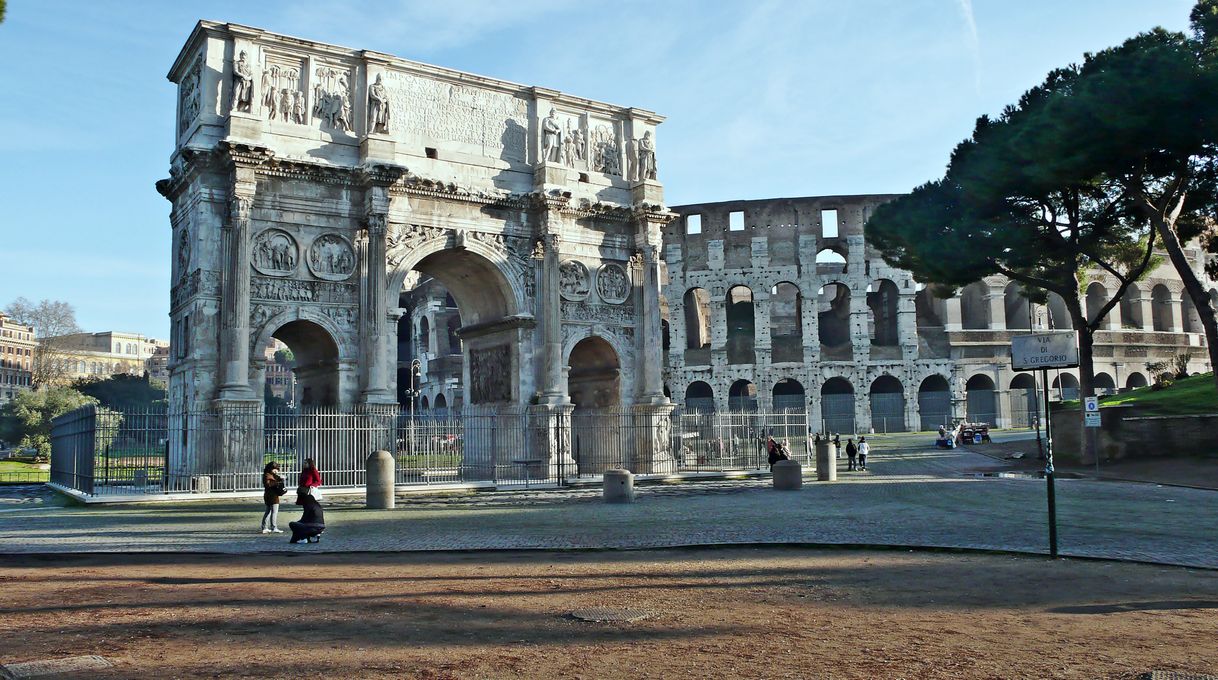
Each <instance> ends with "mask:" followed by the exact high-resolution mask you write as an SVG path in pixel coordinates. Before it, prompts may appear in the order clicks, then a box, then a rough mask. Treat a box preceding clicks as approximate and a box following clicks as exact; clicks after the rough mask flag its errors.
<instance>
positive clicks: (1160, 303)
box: [1150, 283, 1173, 333]
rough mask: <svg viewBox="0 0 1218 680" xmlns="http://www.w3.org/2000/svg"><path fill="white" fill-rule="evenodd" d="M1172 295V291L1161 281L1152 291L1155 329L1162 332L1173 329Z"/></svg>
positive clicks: (1151, 303)
mask: <svg viewBox="0 0 1218 680" xmlns="http://www.w3.org/2000/svg"><path fill="white" fill-rule="evenodd" d="M1171 297H1172V296H1171V291H1170V290H1168V289H1167V286H1165V285H1163V284H1161V283H1160V284H1159V285H1157V286H1155V287H1154V289H1153V290H1151V292H1150V305H1151V311H1152V314H1151V316H1152V317H1153V318H1154V329H1155V330H1156V331H1159V332H1161V333H1166V332H1168V331H1171V330H1172V317H1173V314H1172V302H1171Z"/></svg>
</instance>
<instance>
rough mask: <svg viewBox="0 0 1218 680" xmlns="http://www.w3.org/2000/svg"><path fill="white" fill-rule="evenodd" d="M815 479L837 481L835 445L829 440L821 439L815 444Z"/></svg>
mask: <svg viewBox="0 0 1218 680" xmlns="http://www.w3.org/2000/svg"><path fill="white" fill-rule="evenodd" d="M816 480H817V481H819V482H835V481H837V447H836V446H834V445H833V442H831V441H822V442H821V443H819V444H817V445H816Z"/></svg>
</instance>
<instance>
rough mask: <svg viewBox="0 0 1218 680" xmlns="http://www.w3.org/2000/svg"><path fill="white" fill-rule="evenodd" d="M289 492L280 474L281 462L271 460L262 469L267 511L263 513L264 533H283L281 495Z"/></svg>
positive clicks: (264, 499)
mask: <svg viewBox="0 0 1218 680" xmlns="http://www.w3.org/2000/svg"><path fill="white" fill-rule="evenodd" d="M285 493H287V490H286V489H284V487H283V477H280V476H279V463H276V462H275V461H271V462H269V463H267V464H266V467H265V468H263V470H262V502H263V503H264V504H265V505H266V512H264V513H262V533H264V534H269V533H272V532H273V533H276V534H282V533H283V530H282V529H280V528H279V497H280V496H282V495H284V494H285Z"/></svg>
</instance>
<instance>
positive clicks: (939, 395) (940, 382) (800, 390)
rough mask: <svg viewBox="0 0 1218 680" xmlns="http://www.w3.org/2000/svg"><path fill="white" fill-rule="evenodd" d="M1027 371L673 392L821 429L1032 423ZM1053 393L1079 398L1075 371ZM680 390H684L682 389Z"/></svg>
mask: <svg viewBox="0 0 1218 680" xmlns="http://www.w3.org/2000/svg"><path fill="white" fill-rule="evenodd" d="M1037 380H1038V379H1037V378H1036V377H1035V376H1033V375H1032V374H1031V373H1015V374H1013V377H1010V378H1009V380H1008V381H1007V382H1006V385H1005V386H1000V385H999V384H998V383H996V382H995V379H994V377H993V376H992V375H990V374H989V373H983V372H978V373H974V374H973V375H971V376H969V377H968V379H967V380H964V381H963V382H962V383H961V385H960V387H961V388H962V389H956V390H953V388H952V385H951V382H950V381H949V380H948V378H947V377H946V376H944V375H941V374H937V373H936V374H932V375H928V376H926V377H925V378H923V379H922V380H921V381H920V382H919V383H918V385H917V390H916V392H912V391H910V390H907V389H906V385H904V384H903V383H902V382H901V380H900V379H899V378H897V377H895V376H892V375H881V376H879V377H877V378H875V379H874V380H872V381H871V383H870V384H868V385H861V386H856V385H854V384H853V383H852V382H851V381H850V380H849V379H847V378H844V377H841V376H834V377H831V378H828V379H827V380H824V381H823V382H822V383H821V384H820V386H819V387H818V388H816V389H813V390H808V389H806V388H805V387H804V385H803V384H802V383H801V382H800V381H798V380H796V379H795V378H790V377H786V378H782V379H780V380H778V381H777V382H775V383H774V384H773V386H772V387H771V388H770V389H769V390H759V388H758V386H757V385H756V384H755V383H753V382H752V381H750V380H747V379H737V380H734V381H731V382H730V383H729V382H727V381H722V382H717V383H716V384H715V385H712V384H711V382H710V381H707V380H694V381H692V382H690V383H689V384H687V385H686V386H685V387H684V390H683V393H682V392H678V393H677V395H676V398H677V399H680V400H681V401H682V403H683V405H684V408H685V411H686V412H687V413H691V412H701V413H723V412H727V413H741V412H743V413H749V412H765V413H782V412H792V411H794V412H803V413H806V414H807V416H808V421H809V423H814V424H815V425H810V427H811V428H812V429H814V430H818V431H821V432H851V433H853V432H873V431H874V432H906V431H915V430H922V431H933V430H935V429H937V428H938V427H939V426H940V425H949V424H951V423H953V422H955V421H957V420H961V419H966V420H968V421H969V422H983V423H988V424H990V425H993V426H996V427H1029V426H1031V425H1033V424H1034V422H1035V419H1036V418H1037V417H1038V416H1039V414H1040V412H1041V411H1042V410H1043V408H1042V407H1041V399H1043V392H1042V389H1043V385H1040V384H1038V382H1037ZM1095 380H1096V388H1097V391H1100V392H1101V393H1103V392H1116V391H1118V386H1117V384H1116V382H1115V380H1114V378H1113V376H1111V375H1109V374H1108V373H1107V372H1102V371H1101V372H1099V373H1097V374H1096V376H1095ZM1146 385H1147V377H1146V376H1145V375H1144V374H1143V373H1141V372H1136V371H1135V372H1131V373H1129V374H1128V375H1127V376H1124V379H1123V387H1124V388H1126V389H1133V388H1137V387H1145V386H1146ZM1049 388H1050V394H1049V396H1050V399H1051V400H1061V399H1077V398H1078V396H1079V381H1078V377H1077V375H1075V374H1074V372H1072V371H1060V372H1056V373H1055V374H1051V382H1050V385H1049ZM682 394H683V396H681V395H682Z"/></svg>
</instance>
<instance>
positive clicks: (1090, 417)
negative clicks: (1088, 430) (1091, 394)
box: [1083, 411, 1100, 427]
mask: <svg viewBox="0 0 1218 680" xmlns="http://www.w3.org/2000/svg"><path fill="white" fill-rule="evenodd" d="M1083 426H1084V427H1099V426H1100V412H1099V411H1087V412H1086V413H1084V414H1083Z"/></svg>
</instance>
